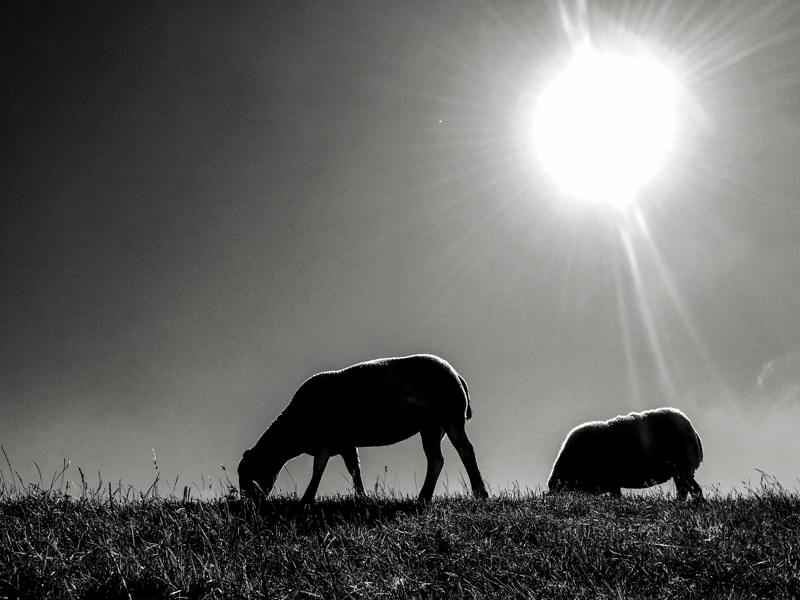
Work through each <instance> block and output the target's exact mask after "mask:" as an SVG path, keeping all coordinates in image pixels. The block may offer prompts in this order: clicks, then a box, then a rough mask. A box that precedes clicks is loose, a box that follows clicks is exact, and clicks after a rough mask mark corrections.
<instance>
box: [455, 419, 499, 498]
mask: <svg viewBox="0 0 800 600" xmlns="http://www.w3.org/2000/svg"><path fill="white" fill-rule="evenodd" d="M447 437H449V438H450V442H451V443H452V444H453V446H455V449H456V451H457V452H458V455H459V456H460V457H461V462H462V463H464V467H465V468H466V469H467V475H469V483H470V485H471V486H472V493H473V494H474V495H475V497H477V498H488V497H489V493H488V492H487V491H486V486H485V485H484V483H483V477H481V472H480V470H479V469H478V461H477V460H475V449H474V448H473V447H472V443H471V442H470V441H469V438H468V437H467V432H466V430H465V429H464V424H463V423H454V424H451V425H449V426H448V427H447Z"/></svg>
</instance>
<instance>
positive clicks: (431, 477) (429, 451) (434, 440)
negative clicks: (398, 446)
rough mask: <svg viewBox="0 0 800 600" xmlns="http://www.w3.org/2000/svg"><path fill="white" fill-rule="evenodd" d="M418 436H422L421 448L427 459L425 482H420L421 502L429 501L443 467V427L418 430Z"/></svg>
mask: <svg viewBox="0 0 800 600" xmlns="http://www.w3.org/2000/svg"><path fill="white" fill-rule="evenodd" d="M420 437H422V449H423V450H424V451H425V456H426V457H427V459H428V470H427V472H426V473H425V483H423V484H422V490H421V491H420V493H419V500H420V501H421V502H430V501H431V498H433V490H434V488H435V487H436V481H437V480H438V479H439V474H440V473H441V472H442V467H444V456H442V438H443V437H444V429H443V428H441V427H433V428H430V429H423V430H422V431H420Z"/></svg>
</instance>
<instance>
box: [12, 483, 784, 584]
mask: <svg viewBox="0 0 800 600" xmlns="http://www.w3.org/2000/svg"><path fill="white" fill-rule="evenodd" d="M42 487H43V486H42V485H41V484H40V485H28V486H21V485H20V486H18V485H9V484H8V482H6V483H4V484H3V486H2V489H0V597H7V598H45V597H46V598H75V597H96V596H97V597H108V598H126V599H127V598H164V597H169V598H174V599H178V598H197V599H200V598H259V597H261V598H481V597H486V598H634V597H636V598H749V597H757V598H792V597H800V580H799V579H798V577H799V576H800V575H799V574H800V496H798V495H797V494H796V493H790V492H787V491H786V490H784V489H782V488H781V487H780V486H779V485H778V484H776V483H775V482H766V483H762V485H761V486H760V487H759V489H757V490H752V491H750V492H749V493H748V494H746V495H741V496H727V497H721V496H719V495H718V496H716V497H715V496H712V497H711V498H709V501H708V502H706V503H700V504H695V503H678V502H676V501H675V500H674V499H671V498H667V497H664V496H650V497H646V496H645V497H623V498H621V499H615V498H610V497H604V496H594V497H593V496H583V495H543V494H538V493H532V492H527V493H520V492H506V493H501V494H500V495H499V496H495V497H493V498H491V499H489V500H488V501H484V502H478V501H475V500H473V499H472V498H470V497H465V496H449V497H445V498H436V499H434V502H433V503H432V504H431V505H430V506H427V507H426V506H420V505H418V504H417V503H415V502H413V501H411V500H408V499H397V498H392V497H391V494H386V493H384V494H382V495H379V496H378V497H374V496H373V497H369V498H365V499H354V498H351V497H337V498H323V499H321V500H320V501H318V503H317V504H316V505H315V506H313V507H312V508H309V509H306V510H304V511H299V510H298V507H297V502H296V500H294V499H292V498H287V497H279V498H274V499H273V500H272V501H271V502H269V503H268V504H267V505H265V506H264V507H263V510H262V511H261V512H260V514H259V513H257V512H256V511H254V509H253V506H252V505H251V504H243V503H242V502H241V501H240V500H238V499H237V498H236V496H235V494H233V493H232V494H231V495H230V496H229V497H228V498H220V499H217V500H213V501H196V500H191V499H190V498H189V496H188V493H185V495H184V498H176V497H174V496H172V495H170V496H169V497H161V496H160V495H159V494H158V493H157V488H155V487H154V488H152V489H151V490H149V491H148V492H147V493H138V492H134V491H133V490H130V489H128V490H127V492H126V491H125V490H123V489H122V488H121V487H118V488H117V489H116V490H112V489H111V488H107V489H106V488H103V487H102V486H99V488H98V489H96V490H90V489H89V488H88V487H87V486H86V485H85V484H84V485H83V489H81V490H78V491H77V493H76V496H77V497H73V496H70V495H67V494H65V493H63V492H62V491H58V490H53V489H52V488H53V486H50V488H49V489H45V490H42Z"/></svg>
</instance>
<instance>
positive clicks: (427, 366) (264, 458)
mask: <svg viewBox="0 0 800 600" xmlns="http://www.w3.org/2000/svg"><path fill="white" fill-rule="evenodd" d="M471 417H472V407H471V405H470V399H469V390H468V388H467V382H466V381H464V379H463V378H462V377H461V376H460V375H459V374H458V373H457V372H456V370H455V369H454V368H453V367H452V366H450V364H449V363H447V361H445V360H443V359H441V358H439V357H437V356H433V355H430V354H417V355H412V356H405V357H396V358H381V359H377V360H371V361H367V362H363V363H359V364H356V365H353V366H351V367H348V368H346V369H342V370H341V371H326V372H323V373H318V374H317V375H314V376H313V377H311V378H309V379H308V380H306V381H305V382H304V383H303V384H302V385H301V386H300V388H299V389H298V390H297V392H295V394H294V397H293V398H292V400H291V402H290V403H289V405H288V406H287V407H286V408H285V409H284V411H283V412H282V413H281V414H280V415H278V417H277V418H276V419H275V420H274V421H273V422H272V424H271V425H270V426H269V428H268V429H267V430H266V431H265V432H264V433H263V434H262V436H261V437H260V438H259V440H258V441H257V442H256V445H255V446H253V447H252V448H250V449H249V450H246V451H245V452H244V454H243V456H242V459H241V461H240V462H239V467H238V474H239V486H240V488H241V490H242V493H243V495H244V496H245V497H249V498H252V499H256V498H258V493H259V491H260V492H261V493H263V494H265V495H267V494H269V493H270V491H271V490H272V488H273V486H274V485H275V480H276V479H277V477H278V474H279V473H280V470H281V468H283V465H284V464H286V462H287V461H289V460H291V459H292V458H294V457H296V456H298V455H300V454H303V453H305V454H310V455H311V456H313V457H314V469H313V474H312V477H311V482H310V483H309V484H308V487H307V488H306V491H305V493H304V494H303V497H302V500H301V501H302V503H303V504H309V503H311V502H313V501H314V498H315V496H316V493H317V488H318V487H319V483H320V479H321V478H322V472H323V471H324V470H325V466H326V464H327V462H328V459H329V458H330V457H331V456H335V455H337V454H340V455H341V456H342V458H343V459H344V463H345V466H346V467H347V470H348V471H349V473H350V475H351V477H352V480H353V487H354V489H355V491H356V493H357V494H359V495H363V494H364V484H363V482H362V481H361V467H360V464H359V459H358V447H359V446H386V445H389V444H395V443H397V442H400V441H402V440H405V439H407V438H409V437H411V436H412V435H414V434H416V433H419V434H420V436H421V438H422V448H423V450H424V451H425V456H426V457H427V459H428V469H427V473H426V475H425V482H424V483H423V485H422V490H421V491H420V493H419V500H421V501H423V502H429V501H430V500H431V498H432V497H433V491H434V487H435V486H436V481H437V480H438V478H439V474H440V472H441V470H442V467H443V466H444V457H443V456H442V450H441V441H442V438H443V437H444V434H445V433H446V434H447V437H448V438H450V442H451V443H452V444H453V446H455V448H456V450H457V451H458V454H459V456H460V457H461V461H462V462H463V463H464V466H465V467H466V470H467V475H468V476H469V480H470V484H471V486H472V491H473V493H474V495H475V496H476V497H478V498H486V497H488V493H487V491H486V487H485V485H484V482H483V479H482V477H481V473H480V471H479V470H478V465H477V462H476V460H475V452H474V450H473V447H472V444H471V443H470V441H469V438H468V437H467V432H466V431H465V429H464V425H465V423H466V421H467V420H469V419H470V418H471Z"/></svg>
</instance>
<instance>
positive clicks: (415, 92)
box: [0, 0, 800, 494]
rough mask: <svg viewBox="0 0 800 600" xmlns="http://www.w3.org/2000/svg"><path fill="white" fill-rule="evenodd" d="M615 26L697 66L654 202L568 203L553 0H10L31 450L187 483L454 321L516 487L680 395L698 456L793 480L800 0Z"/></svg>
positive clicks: (667, 9) (601, 15) (8, 366)
mask: <svg viewBox="0 0 800 600" xmlns="http://www.w3.org/2000/svg"><path fill="white" fill-rule="evenodd" d="M562 8H564V9H565V10H566V12H567V13H568V14H570V15H572V18H571V20H570V22H572V23H573V24H574V23H576V20H575V18H576V15H577V14H578V13H579V11H577V10H576V9H575V5H574V4H572V3H564V4H563V5H562ZM588 28H589V31H590V32H591V35H592V37H593V39H594V41H595V43H596V45H597V46H598V47H602V48H605V49H616V50H619V51H628V52H631V51H635V50H636V49H637V48H640V47H641V46H644V47H646V48H649V49H650V50H652V51H653V52H654V53H655V54H657V55H658V56H659V57H661V58H662V60H664V62H665V63H666V64H667V66H668V67H669V68H670V69H672V71H673V73H674V75H675V77H676V78H677V80H678V81H679V82H680V84H681V89H682V95H681V100H680V107H679V110H680V118H679V131H678V137H677V145H676V148H675V150H674V151H673V153H672V154H671V155H670V157H669V158H668V160H667V162H666V163H665V164H664V166H663V168H662V169H661V171H660V172H659V174H658V176H657V177H656V179H655V180H654V181H653V182H652V185H650V186H649V187H648V188H647V189H645V190H643V191H642V193H641V197H640V200H639V205H638V206H639V207H640V209H641V210H640V214H639V216H638V217H636V216H635V215H631V216H626V217H617V216H616V215H615V214H613V213H612V212H609V211H603V210H596V209H588V208H586V207H580V206H578V205H576V204H575V203H572V202H569V201H568V199H566V198H564V197H563V196H562V195H561V193H560V192H559V191H558V189H557V188H556V187H555V186H554V185H553V184H552V183H551V182H550V181H549V180H548V178H547V177H546V175H545V174H544V173H543V171H542V169H541V167H540V165H539V164H538V162H537V160H536V158H535V156H534V155H533V153H532V150H531V135H530V119H531V115H532V111H533V107H534V105H535V100H536V98H537V95H538V94H539V93H540V92H541V91H542V89H543V88H544V86H545V85H546V84H547V83H548V81H549V79H550V78H551V77H552V76H554V75H555V74H556V73H557V72H558V69H559V68H560V67H561V66H563V65H564V64H565V62H566V61H567V60H568V59H569V56H570V53H571V45H570V39H571V38H570V34H569V31H568V29H569V28H565V26H564V21H563V20H562V16H561V11H560V7H559V4H557V3H556V2H555V1H552V2H481V1H478V0H475V1H467V2H462V1H455V0H450V1H443V2H436V3H430V2H421V1H408V2H374V1H369V2H367V1H364V2H327V1H326V2H322V1H310V2H305V1H304V2H300V1H274V2H252V3H235V4H227V3H215V2H193V3H184V4H176V3H168V4H165V3H131V4H128V5H121V4H119V3H110V4H109V3H106V2H97V3H91V2H89V3H78V4H72V3H59V4H53V5H48V6H40V5H38V4H36V5H35V6H25V7H24V8H19V7H10V6H4V7H3V8H2V9H0V81H2V85H0V161H1V162H0V277H1V279H0V403H1V404H0V406H2V413H1V415H2V416H1V417H0V444H2V446H3V447H4V449H5V450H6V452H7V453H8V455H9V458H10V459H11V461H12V465H13V467H14V468H15V469H16V470H18V471H19V472H20V474H21V475H22V476H23V477H24V478H25V479H26V480H28V481H31V480H33V479H36V480H38V475H36V474H35V473H36V469H35V466H34V463H33V461H36V463H38V465H39V466H40V467H41V468H42V471H43V472H44V476H45V479H48V480H49V477H50V476H52V473H53V472H54V471H55V470H56V469H57V468H58V467H59V466H60V465H61V462H62V460H63V459H67V460H70V461H71V462H72V467H71V468H70V471H68V476H69V478H70V479H72V480H77V479H78V478H79V475H78V472H77V467H78V466H80V467H81V468H82V469H83V471H84V472H85V473H87V474H91V475H89V480H90V482H91V481H96V478H97V474H96V472H97V471H100V473H101V475H102V478H103V480H104V481H109V480H111V481H114V482H116V481H118V480H122V481H123V483H125V484H131V485H133V486H134V487H136V488H138V489H146V488H147V487H148V486H149V485H150V483H152V481H153V479H154V478H155V475H156V471H155V469H154V467H153V453H152V450H151V449H152V448H154V449H155V452H156V455H157V456H158V466H159V470H160V473H161V477H162V481H165V482H166V481H169V483H170V485H165V486H163V487H162V491H163V490H165V489H167V488H170V487H171V484H172V483H173V482H174V481H175V478H176V477H179V480H178V489H180V488H181V487H182V486H183V485H189V484H191V483H192V482H194V483H195V484H197V485H198V486H200V487H201V488H202V486H203V485H207V483H208V481H207V480H206V483H205V484H203V483H201V477H203V476H207V477H211V479H212V480H213V481H214V482H215V485H216V486H217V487H218V483H217V479H219V478H221V477H222V478H224V476H225V474H224V473H223V472H222V470H221V469H220V468H219V465H225V467H226V468H227V473H228V475H230V476H231V477H232V478H233V479H234V480H235V477H234V475H235V468H236V464H237V463H238V460H239V457H240V456H241V453H242V451H243V450H244V449H246V448H247V447H249V446H251V445H252V444H253V443H255V441H256V439H257V438H258V436H259V435H260V434H261V432H262V431H263V430H264V429H265V428H266V427H267V425H269V423H270V422H271V420H272V419H273V418H274V417H275V416H276V415H277V414H278V413H279V412H280V410H282V409H283V407H284V406H285V405H286V404H287V403H288V402H289V400H290V399H291V396H292V394H293V392H294V391H295V389H296V388H297V387H298V386H299V385H300V384H301V383H302V382H303V381H304V380H305V379H306V378H308V377H309V376H311V375H313V374H314V373H316V372H319V371H322V370H327V369H335V368H343V367H345V366H348V365H350V364H353V363H355V362H359V361H362V360H367V359H371V358H377V357H381V356H399V355H406V354H412V353H417V352H430V353H435V354H438V355H440V356H442V357H443V358H445V359H447V360H448V361H450V362H451V363H452V364H453V366H454V367H455V368H456V369H457V370H458V371H459V372H460V373H461V375H463V376H464V377H465V379H466V380H467V381H468V383H469V386H470V391H471V397H472V405H473V409H474V412H475V417H474V419H473V420H472V421H471V422H470V423H469V425H468V428H467V431H468V433H469V435H470V437H471V438H472V440H473V442H474V444H475V447H476V452H477V457H478V463H479V465H480V467H481V468H482V470H483V473H484V476H485V477H486V479H487V480H488V482H489V484H490V485H491V486H492V488H493V489H495V490H496V489H497V488H498V487H500V488H505V487H508V486H509V485H510V484H512V483H514V482H516V483H518V484H519V485H520V486H521V487H523V488H524V487H531V488H535V487H536V486H537V485H544V483H545V481H546V479H547V475H548V473H549V469H550V466H551V464H552V461H553V459H554V458H555V455H556V453H557V451H558V447H559V446H560V443H561V441H562V440H563V438H564V436H565V435H566V433H567V432H568V431H569V429H570V428H571V427H573V426H574V425H576V424H578V423H580V422H582V421H585V420H589V419H598V418H609V417H612V416H614V415H617V414H620V413H627V412H629V411H631V410H641V409H645V408H654V407H658V406H663V405H673V406H678V407H680V408H682V409H683V410H684V411H685V412H686V413H687V414H688V415H689V417H690V418H691V419H692V420H693V422H694V424H695V426H696V428H697V429H698V431H699V432H700V435H701V437H702V438H703V440H704V445H705V454H706V458H705V462H704V463H703V465H702V467H701V469H700V470H699V471H698V474H697V479H698V481H699V482H700V483H701V484H703V485H706V486H708V485H716V484H718V485H720V486H721V488H722V489H724V490H725V489H729V488H730V486H732V485H736V486H738V487H740V488H741V487H742V485H741V482H742V481H747V480H753V481H756V480H757V479H758V477H759V474H758V472H757V471H756V469H761V470H763V471H765V472H767V473H770V474H773V475H776V476H777V477H778V478H779V480H780V481H781V482H782V483H784V484H785V485H787V486H788V487H795V486H796V485H797V478H798V477H800V460H799V459H800V436H798V435H797V430H798V427H799V426H800V302H798V299H797V297H798V293H800V260H798V257H800V235H798V227H800V7H798V5H797V4H796V3H795V2H792V1H788V0H787V1H786V2H756V1H752V2H751V1H744V2H741V1H726V2H705V3H698V2H695V1H689V0H686V1H683V0H681V1H676V2H672V3H663V2H658V3H655V2H653V3H646V2H626V1H620V2H607V1H604V2H591V0H590V1H589V14H588ZM625 240H628V241H627V242H626V241H625ZM444 446H445V447H446V448H447V451H446V454H445V457H446V460H447V465H446V467H445V469H446V471H447V478H445V476H444V475H443V477H442V481H443V482H444V483H447V482H449V487H450V488H451V489H457V490H460V489H461V485H460V484H459V483H458V479H459V471H463V467H462V466H461V464H460V461H458V459H457V458H456V456H455V453H454V452H453V450H452V447H451V446H450V445H449V443H448V442H445V443H444ZM362 463H363V470H364V480H365V484H366V485H367V486H368V487H371V484H373V483H374V481H375V478H376V476H378V475H380V477H381V478H383V477H384V475H385V477H386V480H387V485H388V486H389V487H395V488H397V489H398V490H399V491H400V492H401V493H411V494H416V492H417V487H416V484H415V483H414V481H415V476H416V482H417V484H418V485H421V480H422V478H423V476H424V475H423V474H424V469H425V459H424V455H423V453H422V449H421V446H420V443H419V440H418V438H413V439H412V440H410V441H408V442H405V443H403V444H401V445H398V446H394V447H390V448H385V449H384V448H380V449H377V448H376V449H364V450H362ZM310 465H311V459H310V458H309V457H301V458H299V459H297V460H295V461H293V462H291V463H290V464H289V465H288V467H289V470H290V472H291V475H292V477H293V478H294V481H296V483H297V485H298V487H299V490H300V491H301V492H302V490H303V489H304V486H305V485H306V483H307V480H308V476H309V473H310ZM345 472H346V471H345V469H344V465H343V463H342V462H341V460H340V459H338V458H337V459H334V460H333V461H331V463H330V464H329V467H328V471H327V472H326V476H325V478H324V479H323V485H322V488H321V489H322V491H333V490H339V491H343V492H344V491H347V490H348V489H349V482H348V481H347V480H345V479H344V478H343V476H342V475H341V473H345ZM415 473H416V475H415ZM6 475H7V468H6ZM279 485H280V486H281V487H282V488H283V489H284V490H286V489H293V484H292V479H291V478H290V477H288V475H286V474H284V476H282V477H281V479H280V480H279ZM438 489H439V490H443V489H444V487H443V484H440V487H439V488H438Z"/></svg>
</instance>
